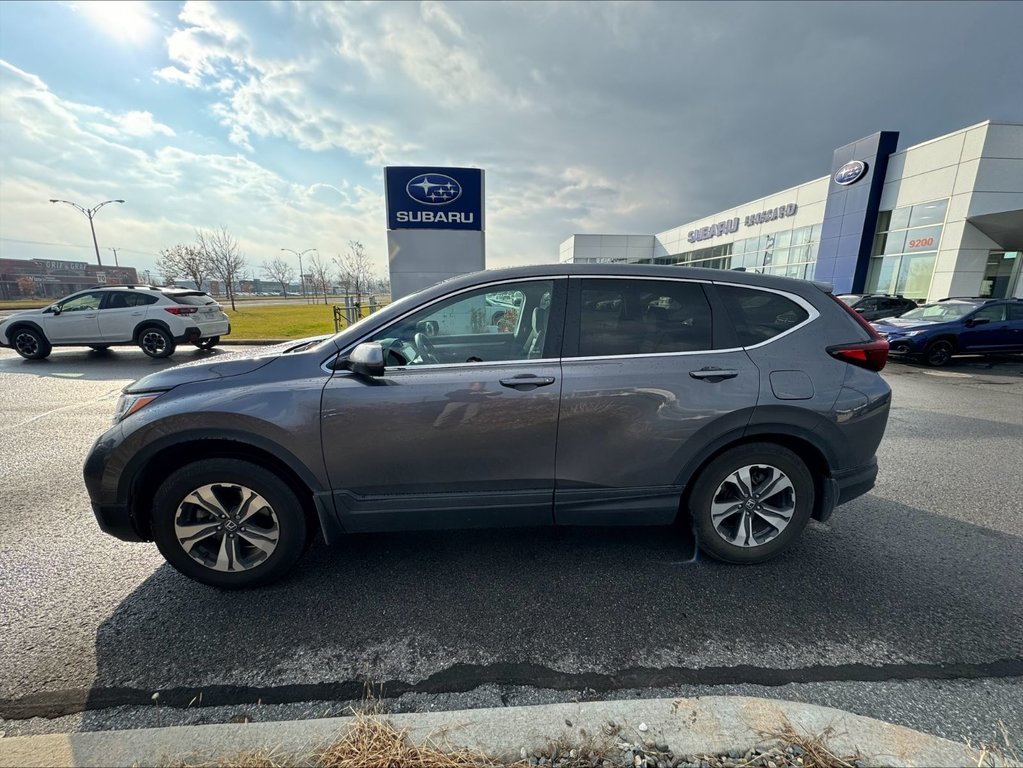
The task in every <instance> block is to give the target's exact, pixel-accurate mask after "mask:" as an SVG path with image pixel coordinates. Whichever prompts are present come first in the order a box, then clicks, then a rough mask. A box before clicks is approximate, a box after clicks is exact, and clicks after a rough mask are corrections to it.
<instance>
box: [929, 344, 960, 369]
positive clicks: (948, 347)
mask: <svg viewBox="0 0 1023 768" xmlns="http://www.w3.org/2000/svg"><path fill="white" fill-rule="evenodd" d="M953 352H955V348H954V347H953V346H952V342H950V341H945V340H944V339H938V341H935V342H933V343H932V344H931V345H930V346H928V347H927V350H926V351H925V352H924V360H925V361H926V362H927V364H928V365H933V366H935V367H938V366H942V365H945V364H947V363H948V361H949V360H951V359H952V353H953Z"/></svg>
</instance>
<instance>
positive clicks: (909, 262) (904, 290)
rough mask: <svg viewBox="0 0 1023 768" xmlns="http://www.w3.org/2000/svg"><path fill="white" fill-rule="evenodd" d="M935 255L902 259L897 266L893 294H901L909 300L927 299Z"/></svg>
mask: <svg viewBox="0 0 1023 768" xmlns="http://www.w3.org/2000/svg"><path fill="white" fill-rule="evenodd" d="M936 256H937V253H935V252H933V251H932V252H930V253H914V254H912V255H910V254H906V255H905V256H903V257H902V263H901V264H900V265H899V277H898V279H897V280H896V281H895V291H894V292H895V293H901V294H902V295H903V296H906V297H907V298H910V299H917V298H920V299H923V298H926V297H927V290H928V289H929V288H930V287H931V276H932V275H933V274H934V259H935V257H936Z"/></svg>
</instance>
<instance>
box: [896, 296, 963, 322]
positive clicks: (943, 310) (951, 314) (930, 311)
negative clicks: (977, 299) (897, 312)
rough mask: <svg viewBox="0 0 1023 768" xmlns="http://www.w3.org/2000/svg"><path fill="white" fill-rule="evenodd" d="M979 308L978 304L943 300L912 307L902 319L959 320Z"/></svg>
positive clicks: (925, 320)
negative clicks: (938, 302)
mask: <svg viewBox="0 0 1023 768" xmlns="http://www.w3.org/2000/svg"><path fill="white" fill-rule="evenodd" d="M976 308H977V305H976V304H965V303H962V302H951V301H949V302H943V303H940V304H928V305H926V306H924V307H917V308H916V309H911V310H910V311H909V312H907V313H906V314H904V315H903V316H902V318H901V319H902V320H923V321H924V322H931V323H942V322H945V321H946V320H958V319H959V318H960V317H965V316H966V315H968V314H969V313H970V312H972V311H973V310H975V309H976Z"/></svg>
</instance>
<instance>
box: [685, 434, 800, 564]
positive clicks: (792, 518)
mask: <svg viewBox="0 0 1023 768" xmlns="http://www.w3.org/2000/svg"><path fill="white" fill-rule="evenodd" d="M813 503H814V486H813V478H812V477H811V475H810V471H809V469H807V466H806V464H805V463H804V462H803V460H802V459H800V458H799V456H797V455H796V454H795V453H793V452H792V451H790V450H789V449H788V448H784V447H782V446H780V445H777V444H774V443H749V444H747V445H740V446H736V447H735V448H732V449H730V450H727V451H725V452H724V453H722V454H721V455H720V456H718V457H717V458H716V459H714V460H713V461H712V462H711V463H710V464H708V465H707V466H706V467H705V468H704V469H703V471H702V472H701V473H700V475H699V477H698V478H697V479H696V483H695V484H694V486H693V491H692V494H691V495H690V497H689V511H690V513H691V514H692V516H693V521H694V523H695V527H696V534H697V537H698V542H697V543H698V544H699V546H700V548H701V549H702V550H703V551H704V552H705V553H707V554H708V555H711V556H712V557H715V558H717V559H718V560H724V561H726V562H729V563H761V562H764V561H765V560H770V559H771V558H772V557H776V556H777V555H779V554H781V553H782V552H784V551H785V550H786V549H788V548H789V547H790V546H791V545H792V544H793V542H794V541H795V540H796V539H797V538H798V537H799V534H800V533H801V532H802V530H803V528H805V527H806V523H807V521H809V519H810V514H811V512H812V511H813Z"/></svg>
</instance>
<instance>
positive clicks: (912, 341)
mask: <svg viewBox="0 0 1023 768" xmlns="http://www.w3.org/2000/svg"><path fill="white" fill-rule="evenodd" d="M881 338H882V339H884V340H885V341H887V342H888V354H889V355H892V356H893V357H906V356H907V355H922V354H923V352H924V347H925V346H926V341H925V339H923V338H922V337H920V336H900V335H899V334H897V333H884V332H881Z"/></svg>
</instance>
